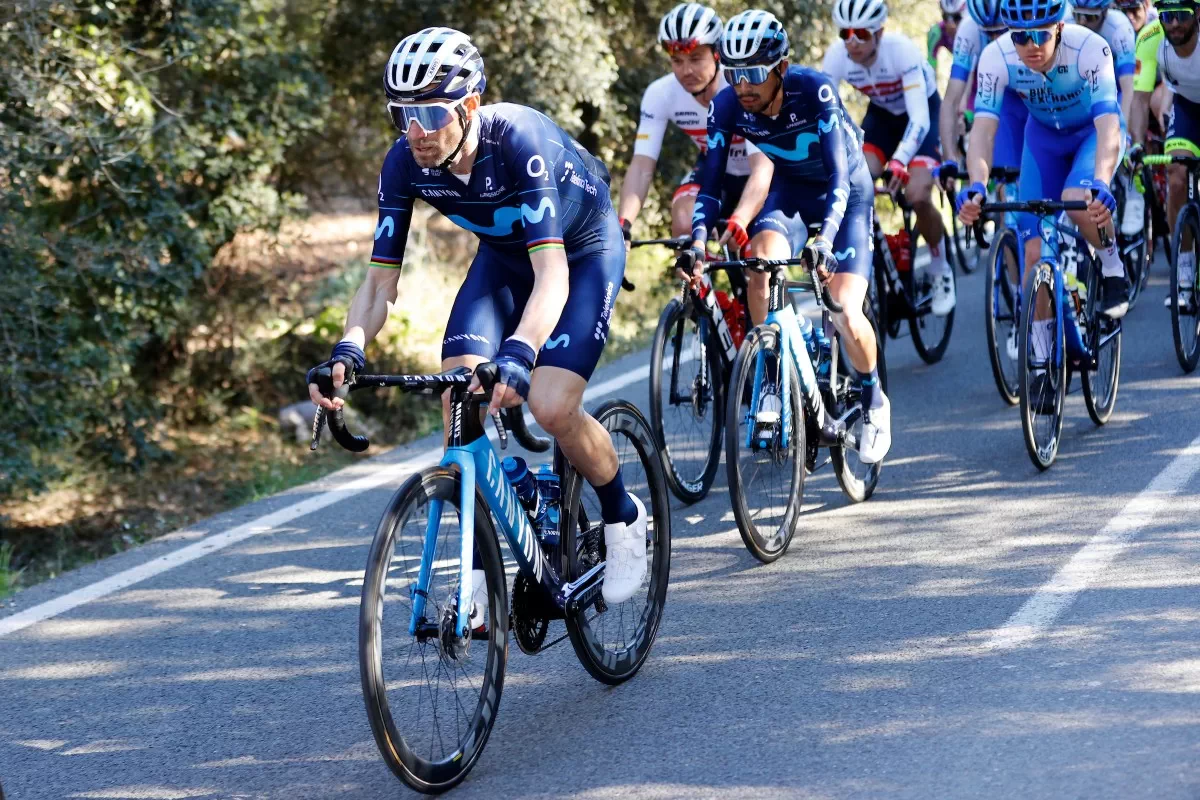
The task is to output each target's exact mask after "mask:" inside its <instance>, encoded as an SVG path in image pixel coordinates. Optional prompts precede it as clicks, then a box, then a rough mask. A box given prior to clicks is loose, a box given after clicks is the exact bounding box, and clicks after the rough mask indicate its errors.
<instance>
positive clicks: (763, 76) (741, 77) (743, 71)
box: [725, 61, 779, 86]
mask: <svg viewBox="0 0 1200 800" xmlns="http://www.w3.org/2000/svg"><path fill="white" fill-rule="evenodd" d="M777 66H779V62H778V61H776V62H775V63H774V64H772V65H771V66H769V67H726V68H725V82H726V83H728V84H729V85H730V86H737V85H738V84H739V83H742V82H743V81H745V82H746V83H750V84H753V85H755V86H757V85H758V84H760V83H766V80H767V78H769V77H770V76H771V72H772V71H774V69H775V68H776V67H777Z"/></svg>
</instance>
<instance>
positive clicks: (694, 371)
mask: <svg viewBox="0 0 1200 800" xmlns="http://www.w3.org/2000/svg"><path fill="white" fill-rule="evenodd" d="M630 244H631V246H633V247H644V246H648V245H663V246H666V247H669V248H671V249H672V250H675V251H676V252H678V251H681V250H686V249H687V248H689V247H691V245H692V237H691V236H690V235H684V236H679V237H676V238H673V239H641V240H636V241H633V242H631V243H630ZM728 275H729V283H730V291H729V292H724V291H721V290H718V289H717V288H716V287H715V286H714V285H713V282H712V280H711V278H710V277H709V276H708V274H706V275H705V276H704V280H703V281H702V282H701V283H700V285H699V286H698V287H694V286H693V285H692V283H691V282H690V281H680V284H681V285H680V290H679V294H678V295H677V296H675V297H673V298H671V300H670V302H668V303H667V305H666V307H665V308H664V309H663V311H662V314H661V315H660V316H659V318H658V327H657V328H656V329H655V331H654V341H653V343H652V344H651V347H650V407H649V417H650V428H651V430H653V432H654V438H655V441H657V442H658V444H659V447H660V448H661V453H662V458H663V471H664V473H665V475H666V478H667V485H668V486H669V487H670V489H671V492H672V494H674V495H675V496H676V497H678V498H679V499H680V500H682V501H683V502H685V503H696V502H699V501H700V500H702V499H703V498H704V497H705V496H706V495H707V494H708V491H709V489H710V488H712V484H713V480H714V479H715V478H716V474H717V467H718V465H719V463H720V458H721V442H722V436H721V434H722V425H723V424H724V421H725V387H726V386H727V385H728V383H729V374H730V370H731V369H732V367H733V359H734V357H735V356H736V355H737V350H738V348H739V347H740V346H741V344H742V339H743V338H744V337H745V335H746V329H747V328H748V327H749V325H750V312H749V310H748V307H747V301H746V281H745V279H744V278H743V276H742V274H741V271H740V270H737V269H731V270H729V271H728Z"/></svg>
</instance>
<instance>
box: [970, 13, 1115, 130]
mask: <svg viewBox="0 0 1200 800" xmlns="http://www.w3.org/2000/svg"><path fill="white" fill-rule="evenodd" d="M1054 58H1055V60H1054V64H1053V65H1051V67H1050V68H1049V69H1048V70H1046V71H1045V72H1041V71H1039V70H1031V69H1029V68H1028V67H1026V66H1025V65H1024V64H1023V63H1021V58H1020V56H1018V55H1017V48H1016V46H1015V45H1014V44H1013V43H1012V34H1011V33H1006V34H1004V35H1003V36H1001V37H1000V38H998V39H996V40H995V41H994V42H992V43H991V44H989V45H988V46H987V47H985V48H984V50H983V55H982V56H980V58H979V71H978V81H979V89H978V91H977V94H976V96H975V114H976V115H977V116H984V117H992V118H993V119H997V120H998V119H999V118H1000V106H1001V104H1002V102H1003V99H1004V90H1005V89H1012V90H1013V91H1015V92H1016V93H1017V94H1018V95H1020V97H1021V99H1022V100H1023V101H1024V103H1025V105H1026V106H1027V107H1028V108H1029V115H1030V116H1031V117H1033V118H1034V119H1036V120H1037V121H1038V122H1040V123H1041V124H1042V125H1044V126H1046V127H1047V128H1051V129H1054V130H1060V131H1068V132H1074V131H1077V130H1080V129H1082V128H1084V127H1086V126H1089V125H1092V124H1094V120H1095V119H1096V118H1097V117H1101V116H1104V115H1105V114H1116V115H1117V116H1118V117H1119V116H1120V114H1121V109H1120V106H1118V105H1117V80H1116V76H1115V74H1114V68H1113V59H1112V50H1111V49H1110V48H1109V46H1108V43H1107V42H1105V41H1104V40H1103V39H1102V38H1100V37H1099V36H1097V35H1096V34H1094V33H1092V32H1091V31H1089V30H1088V29H1087V28H1084V27H1081V26H1079V25H1064V26H1063V28H1062V35H1061V37H1060V38H1059V41H1058V46H1057V47H1056V48H1055V57H1054Z"/></svg>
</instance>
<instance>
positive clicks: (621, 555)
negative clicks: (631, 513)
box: [600, 494, 646, 605]
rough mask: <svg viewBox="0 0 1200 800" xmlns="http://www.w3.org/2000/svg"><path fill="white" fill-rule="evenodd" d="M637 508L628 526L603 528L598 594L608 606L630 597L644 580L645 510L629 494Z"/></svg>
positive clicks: (621, 524) (620, 524) (640, 502)
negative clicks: (633, 518)
mask: <svg viewBox="0 0 1200 800" xmlns="http://www.w3.org/2000/svg"><path fill="white" fill-rule="evenodd" d="M629 499H630V500H632V501H633V504H634V505H635V506H637V510H638V515H637V519H636V520H634V521H633V522H632V523H630V524H628V525H627V524H625V523H624V522H617V523H615V524H613V525H605V526H604V548H605V551H606V558H605V560H604V583H603V584H601V586H600V594H601V595H603V597H604V602H606V603H608V604H610V605H612V604H614V603H624V602H625V601H626V600H628V599H629V598H631V597H633V595H634V593H635V592H637V590H638V587H639V586H641V585H642V581H643V580H645V578H646V507H645V506H644V505H642V501H641V500H639V499H637V497H635V496H634V495H632V494H630V495H629Z"/></svg>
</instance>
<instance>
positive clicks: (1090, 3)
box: [1071, 0, 1112, 11]
mask: <svg viewBox="0 0 1200 800" xmlns="http://www.w3.org/2000/svg"><path fill="white" fill-rule="evenodd" d="M1071 5H1072V6H1073V7H1074V8H1082V9H1083V10H1084V11H1103V10H1104V9H1106V8H1108V7H1109V6H1111V5H1112V0H1071Z"/></svg>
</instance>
